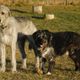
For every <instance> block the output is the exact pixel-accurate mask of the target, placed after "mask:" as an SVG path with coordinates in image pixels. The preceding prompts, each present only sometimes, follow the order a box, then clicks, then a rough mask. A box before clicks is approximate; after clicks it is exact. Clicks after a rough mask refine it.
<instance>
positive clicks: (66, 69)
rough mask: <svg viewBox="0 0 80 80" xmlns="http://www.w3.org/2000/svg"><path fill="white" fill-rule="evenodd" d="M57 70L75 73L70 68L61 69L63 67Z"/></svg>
mask: <svg viewBox="0 0 80 80" xmlns="http://www.w3.org/2000/svg"><path fill="white" fill-rule="evenodd" d="M55 69H57V70H60V71H75V70H74V69H70V68H61V67H55Z"/></svg>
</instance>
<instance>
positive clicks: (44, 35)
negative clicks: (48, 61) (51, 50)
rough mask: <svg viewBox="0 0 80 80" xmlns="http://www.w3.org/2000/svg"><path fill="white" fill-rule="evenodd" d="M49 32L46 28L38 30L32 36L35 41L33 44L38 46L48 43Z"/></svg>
mask: <svg viewBox="0 0 80 80" xmlns="http://www.w3.org/2000/svg"><path fill="white" fill-rule="evenodd" d="M50 35H51V34H50V32H49V31H48V30H38V31H36V32H35V33H34V34H33V38H34V41H35V44H36V46H37V47H38V48H40V47H41V45H42V44H44V43H47V44H48V43H49V40H50Z"/></svg>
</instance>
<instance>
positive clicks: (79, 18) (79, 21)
mask: <svg viewBox="0 0 80 80" xmlns="http://www.w3.org/2000/svg"><path fill="white" fill-rule="evenodd" d="M9 8H10V9H11V12H12V15H13V16H15V17H21V16H22V17H26V18H28V19H30V20H32V21H33V22H34V23H35V25H36V27H37V28H38V29H48V30H49V31H52V32H58V31H73V32H77V33H79V34H80V6H79V5H78V6H77V5H76V6H72V5H70V6H43V14H34V13H32V6H31V5H23V6H19V5H10V6H9ZM46 13H53V14H54V15H55V19H53V20H46V19H44V18H43V16H44V14H46ZM33 16H39V17H40V18H36V17H35V18H33ZM25 50H26V52H27V69H26V70H22V69H21V68H20V66H21V57H20V53H19V50H18V49H17V51H16V52H17V53H16V56H17V57H16V58H17V68H18V72H17V73H11V61H10V60H11V54H10V53H11V51H10V48H9V47H7V64H6V66H7V71H6V72H5V73H1V72H0V80H80V72H78V71H74V63H73V62H72V60H71V59H70V58H69V57H68V56H66V55H63V56H61V57H57V58H56V65H55V67H54V70H53V73H52V75H51V76H47V75H39V74H36V73H35V72H34V65H35V57H34V52H33V50H32V51H30V50H29V49H28V47H27V45H26V48H25ZM46 67H47V66H46Z"/></svg>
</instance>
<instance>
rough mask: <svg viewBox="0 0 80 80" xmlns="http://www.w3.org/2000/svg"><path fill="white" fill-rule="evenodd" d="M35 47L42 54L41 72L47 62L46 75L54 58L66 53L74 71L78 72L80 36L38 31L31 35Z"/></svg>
mask: <svg viewBox="0 0 80 80" xmlns="http://www.w3.org/2000/svg"><path fill="white" fill-rule="evenodd" d="M33 38H34V40H35V44H36V46H37V47H38V48H39V49H40V51H41V53H42V70H43V72H44V64H45V62H46V60H47V59H48V60H49V67H48V73H49V74H50V73H51V71H52V66H53V65H54V62H55V61H54V60H55V57H56V56H61V55H63V54H64V53H66V51H68V53H69V57H70V58H71V59H72V60H73V61H74V63H75V70H80V35H79V34H77V33H75V32H68V31H66V32H54V33H53V32H50V31H48V30H38V31H37V32H35V33H34V34H33Z"/></svg>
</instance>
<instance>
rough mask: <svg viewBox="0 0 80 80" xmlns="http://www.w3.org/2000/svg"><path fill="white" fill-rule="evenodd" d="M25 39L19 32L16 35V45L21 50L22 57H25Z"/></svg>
mask: <svg viewBox="0 0 80 80" xmlns="http://www.w3.org/2000/svg"><path fill="white" fill-rule="evenodd" d="M25 41H26V36H24V35H21V34H19V35H18V47H19V50H20V52H21V56H22V59H25V58H26V53H25V48H24V47H25Z"/></svg>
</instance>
